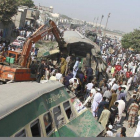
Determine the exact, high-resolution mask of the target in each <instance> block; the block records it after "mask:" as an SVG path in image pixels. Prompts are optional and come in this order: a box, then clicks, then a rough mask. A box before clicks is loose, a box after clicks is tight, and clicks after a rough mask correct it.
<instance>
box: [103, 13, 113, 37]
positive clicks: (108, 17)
mask: <svg viewBox="0 0 140 140" xmlns="http://www.w3.org/2000/svg"><path fill="white" fill-rule="evenodd" d="M110 14H111V13H109V14H108V17H107V22H106V26H105V30H104V36H105V34H106V29H107V24H108V19H109V18H110ZM105 38H106V37H105Z"/></svg>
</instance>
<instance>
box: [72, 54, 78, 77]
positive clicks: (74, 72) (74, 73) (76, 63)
mask: <svg viewBox="0 0 140 140" xmlns="http://www.w3.org/2000/svg"><path fill="white" fill-rule="evenodd" d="M78 69H79V58H78V57H77V58H76V62H75V65H74V67H73V78H75V77H76V74H77V71H78Z"/></svg>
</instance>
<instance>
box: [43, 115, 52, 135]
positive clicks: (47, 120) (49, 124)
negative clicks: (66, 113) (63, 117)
mask: <svg viewBox="0 0 140 140" xmlns="http://www.w3.org/2000/svg"><path fill="white" fill-rule="evenodd" d="M43 119H44V124H45V129H46V134H47V135H49V133H50V132H51V131H52V130H53V126H52V117H51V115H50V113H47V114H46V115H44V117H43Z"/></svg>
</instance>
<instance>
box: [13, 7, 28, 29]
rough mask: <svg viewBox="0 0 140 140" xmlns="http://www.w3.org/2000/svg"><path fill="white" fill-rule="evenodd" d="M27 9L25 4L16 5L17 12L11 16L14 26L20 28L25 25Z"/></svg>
mask: <svg viewBox="0 0 140 140" xmlns="http://www.w3.org/2000/svg"><path fill="white" fill-rule="evenodd" d="M27 9H28V7H27V6H20V7H18V12H17V14H16V15H14V16H13V17H12V21H13V23H14V24H15V27H16V28H19V29H21V28H23V27H24V26H25V20H26V14H27Z"/></svg>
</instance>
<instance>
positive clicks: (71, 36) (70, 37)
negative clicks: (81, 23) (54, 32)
mask: <svg viewBox="0 0 140 140" xmlns="http://www.w3.org/2000/svg"><path fill="white" fill-rule="evenodd" d="M63 38H64V40H65V42H66V43H67V44H73V43H80V42H81V43H86V44H89V45H90V46H91V48H92V47H93V48H95V49H96V52H98V51H99V49H100V48H99V46H98V45H97V44H96V43H94V42H93V41H91V40H90V39H88V38H86V37H85V36H83V35H82V34H80V33H79V32H78V31H65V32H64V36H63Z"/></svg>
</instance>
